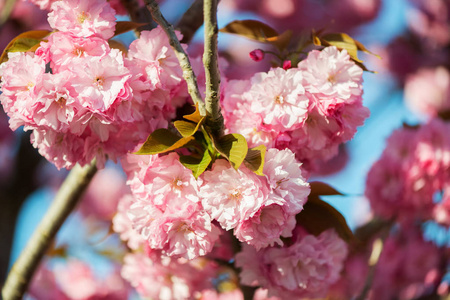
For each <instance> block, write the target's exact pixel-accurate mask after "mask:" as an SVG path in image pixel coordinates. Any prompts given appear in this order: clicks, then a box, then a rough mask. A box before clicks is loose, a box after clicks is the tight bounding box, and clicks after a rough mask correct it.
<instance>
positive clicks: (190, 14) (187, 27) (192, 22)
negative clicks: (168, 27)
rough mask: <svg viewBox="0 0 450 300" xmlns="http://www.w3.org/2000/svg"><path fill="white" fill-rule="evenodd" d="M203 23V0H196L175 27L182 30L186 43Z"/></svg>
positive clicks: (183, 41) (183, 40)
mask: <svg viewBox="0 0 450 300" xmlns="http://www.w3.org/2000/svg"><path fill="white" fill-rule="evenodd" d="M202 25H203V0H195V2H194V3H192V5H191V7H189V9H188V10H187V11H186V12H185V13H184V14H183V16H182V17H181V20H180V21H179V22H178V24H177V26H175V28H176V29H177V30H179V31H180V32H181V34H182V35H183V39H182V40H181V42H182V43H184V44H189V43H190V41H191V40H192V38H193V37H194V34H195V33H196V32H197V30H198V29H199V28H200V27H202Z"/></svg>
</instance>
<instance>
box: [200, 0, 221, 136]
mask: <svg viewBox="0 0 450 300" xmlns="http://www.w3.org/2000/svg"><path fill="white" fill-rule="evenodd" d="M217 3H218V1H217V0H204V5H203V13H204V22H205V49H204V52H203V65H204V66H205V79H206V95H205V106H206V111H207V113H208V119H207V125H208V126H209V127H210V128H211V131H212V133H213V135H215V136H221V135H222V132H223V116H222V114H221V113H220V105H219V96H220V72H219V64H218V57H217V52H218V51H217V34H218V32H219V28H218V27H217Z"/></svg>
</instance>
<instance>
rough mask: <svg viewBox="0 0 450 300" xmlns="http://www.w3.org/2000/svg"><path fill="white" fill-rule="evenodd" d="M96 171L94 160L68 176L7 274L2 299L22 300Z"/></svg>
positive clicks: (73, 170) (74, 169)
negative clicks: (47, 252)
mask: <svg viewBox="0 0 450 300" xmlns="http://www.w3.org/2000/svg"><path fill="white" fill-rule="evenodd" d="M96 172H97V167H96V161H95V160H93V161H92V162H91V164H90V165H87V166H84V167H80V166H79V165H76V166H75V167H74V168H73V169H72V171H71V172H70V173H69V175H68V176H67V178H66V180H65V181H64V183H63V184H62V186H61V188H60V189H59V191H58V193H57V194H56V196H55V199H54V201H53V203H52V205H51V206H50V208H49V210H48V211H47V213H46V214H45V216H44V217H43V219H42V221H41V223H40V224H39V226H38V227H37V229H36V231H35V232H34V234H33V236H32V237H31V239H30V240H29V241H28V243H27V245H26V247H25V249H24V250H23V251H22V253H21V254H20V256H19V258H18V259H17V261H16V263H15V264H14V265H13V267H12V269H11V271H10V272H9V275H8V278H7V279H6V283H5V285H4V287H3V290H2V296H3V298H2V299H3V300H15V299H22V296H23V294H24V293H25V291H26V290H27V288H28V285H29V283H30V281H31V278H32V277H33V274H34V272H35V270H36V269H37V267H38V265H39V262H40V260H41V258H42V257H43V255H44V253H45V252H46V250H47V248H48V247H49V245H50V243H51V241H52V240H53V238H54V237H55V235H56V233H57V232H58V230H59V228H60V227H61V225H62V224H63V223H64V221H65V219H66V218H67V217H68V216H69V214H70V213H71V212H72V210H73V209H74V208H75V206H76V204H77V203H78V201H79V199H81V196H82V194H83V192H84V191H85V189H86V188H87V186H88V185H89V182H90V181H91V179H92V177H94V175H95V173H96Z"/></svg>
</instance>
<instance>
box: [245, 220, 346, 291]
mask: <svg viewBox="0 0 450 300" xmlns="http://www.w3.org/2000/svg"><path fill="white" fill-rule="evenodd" d="M347 253H348V248H347V245H346V244H345V242H344V241H343V240H342V239H340V238H339V236H338V235H337V234H336V232H335V231H334V230H333V229H329V230H327V231H324V232H322V233H321V234H320V235H319V236H314V235H311V234H307V233H306V231H305V230H304V229H303V228H301V227H297V228H296V230H295V231H294V238H293V239H292V244H290V245H285V246H284V247H270V248H265V249H263V250H261V251H256V249H255V248H253V247H249V246H246V245H244V246H243V249H242V252H239V253H238V254H237V255H236V265H237V266H238V267H240V268H242V272H241V274H240V277H241V282H242V283H243V284H245V285H249V286H261V287H262V288H264V289H267V290H268V296H269V297H271V296H276V297H278V298H279V299H303V298H320V297H325V296H326V295H327V292H328V289H329V287H330V286H331V285H332V284H333V283H335V282H336V281H337V280H338V279H339V277H340V272H341V270H342V268H343V266H344V261H345V259H346V257H347Z"/></svg>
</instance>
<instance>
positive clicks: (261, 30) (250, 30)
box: [219, 20, 278, 42]
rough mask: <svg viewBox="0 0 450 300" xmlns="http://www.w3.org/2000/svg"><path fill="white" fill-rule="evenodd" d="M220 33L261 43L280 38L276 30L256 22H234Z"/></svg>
mask: <svg viewBox="0 0 450 300" xmlns="http://www.w3.org/2000/svg"><path fill="white" fill-rule="evenodd" d="M219 31H220V32H225V33H232V34H237V35H240V36H244V37H246V38H249V39H251V40H255V41H260V42H266V41H267V38H271V37H276V36H278V32H277V31H276V30H275V29H273V28H272V27H270V26H269V25H267V24H264V23H263V22H260V21H256V20H237V21H233V22H231V23H229V24H228V25H227V26H225V27H224V28H221V29H220V30H219Z"/></svg>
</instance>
